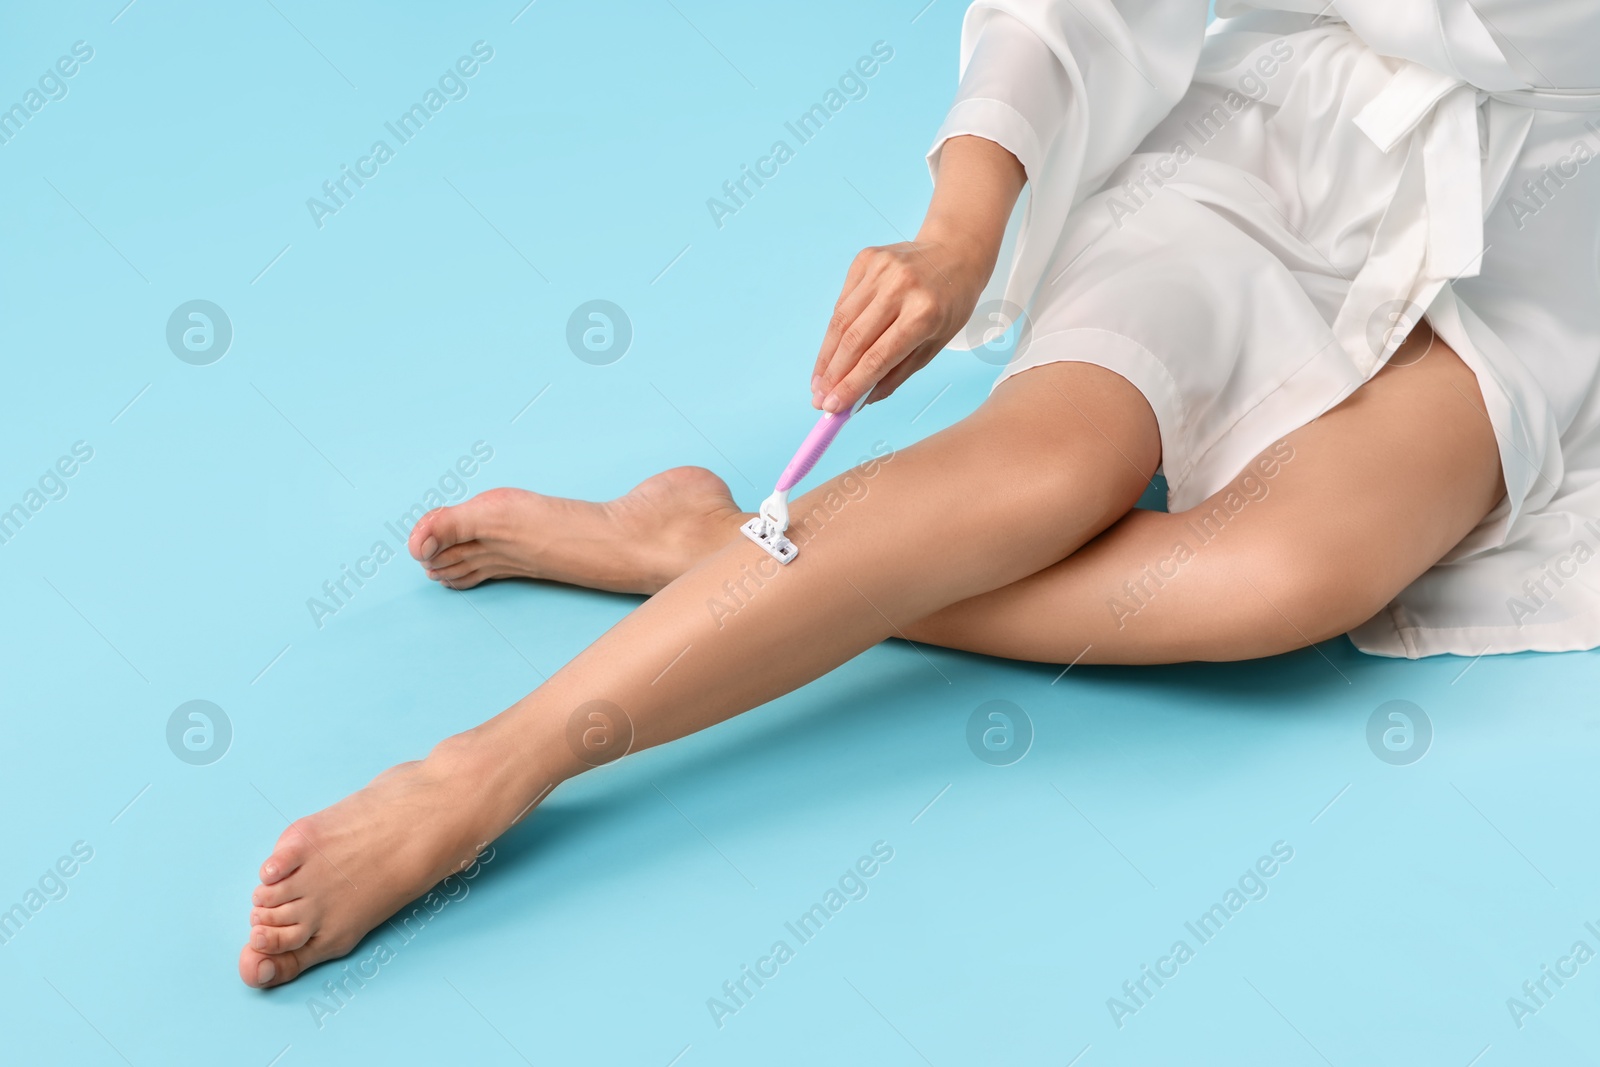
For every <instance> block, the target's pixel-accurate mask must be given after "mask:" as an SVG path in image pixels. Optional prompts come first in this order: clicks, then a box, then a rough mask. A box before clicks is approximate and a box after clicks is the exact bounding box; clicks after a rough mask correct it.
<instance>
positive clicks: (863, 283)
mask: <svg viewBox="0 0 1600 1067" xmlns="http://www.w3.org/2000/svg"><path fill="white" fill-rule="evenodd" d="M1023 180H1024V175H1023V171H1022V164H1020V163H1018V162H1017V159H1016V157H1015V156H1013V155H1012V154H1011V153H1010V152H1008V151H1006V150H1005V149H1004V148H1001V147H1000V146H999V145H997V144H995V143H994V142H993V141H989V140H985V139H984V138H981V137H971V136H961V137H952V138H951V139H950V140H948V141H946V142H945V144H944V146H943V148H942V149H941V151H940V159H939V180H938V183H937V184H936V186H935V188H934V195H933V201H932V203H931V204H929V206H928V214H927V217H926V219H924V221H923V224H922V230H921V231H920V232H919V233H918V234H917V239H916V240H915V241H908V242H902V243H900V244H893V245H884V246H882V247H878V248H868V249H866V250H864V251H862V252H861V253H860V254H859V255H857V256H856V258H855V261H854V262H853V263H851V264H850V272H849V273H848V274H847V275H846V276H845V281H844V290H843V292H842V293H841V294H840V295H839V302H838V303H837V304H835V305H834V309H833V317H832V319H831V320H829V322H828V332H827V334H826V336H824V337H823V339H822V349H821V350H820V351H819V352H818V353H817V362H816V367H815V369H814V370H813V372H812V379H811V394H812V403H813V404H815V405H816V406H817V407H819V408H821V409H823V410H824V411H835V412H837V411H846V410H848V409H849V408H850V407H851V405H853V404H854V403H855V402H856V400H857V399H858V398H859V397H861V396H863V395H864V394H866V393H867V392H869V391H870V392H872V399H873V401H874V402H876V401H878V400H882V399H883V398H884V397H886V396H889V395H890V394H891V393H893V392H894V391H895V390H896V389H897V388H899V387H900V384H901V383H902V382H904V381H905V380H906V379H907V378H909V377H910V376H911V375H912V374H914V373H915V372H917V371H918V370H920V369H922V367H924V366H926V365H927V363H928V361H929V360H931V359H933V357H934V356H936V355H938V354H939V351H940V350H941V349H942V348H944V346H945V345H946V344H947V343H948V342H949V340H950V339H951V338H952V337H954V336H955V335H956V332H957V331H958V330H960V329H961V327H962V326H964V325H965V324H966V322H967V319H968V318H969V317H970V316H971V315H972V310H973V308H974V307H976V306H977V302H978V297H979V295H980V294H981V293H982V292H983V287H984V285H985V284H986V283H987V282H988V280H989V275H990V274H992V273H993V272H994V265H995V259H996V257H997V256H998V255H999V254H1000V241H1001V238H1002V237H1003V236H1004V234H1005V226H1006V220H1007V219H1008V218H1009V217H1010V214H1011V208H1012V205H1014V204H1015V203H1016V199H1017V194H1018V193H1020V192H1021V191H1022V183H1023ZM874 386H876V388H875V389H874Z"/></svg>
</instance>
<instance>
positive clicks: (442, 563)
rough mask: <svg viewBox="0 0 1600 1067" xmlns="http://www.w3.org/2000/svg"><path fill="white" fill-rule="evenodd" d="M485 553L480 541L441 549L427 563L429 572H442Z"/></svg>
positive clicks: (465, 542)
mask: <svg viewBox="0 0 1600 1067" xmlns="http://www.w3.org/2000/svg"><path fill="white" fill-rule="evenodd" d="M482 552H483V545H482V544H481V543H480V542H478V541H463V542H461V543H460V544H459V545H451V546H450V547H449V548H441V549H440V550H439V551H437V552H435V553H434V554H433V557H432V558H431V559H429V560H428V561H427V567H428V570H429V572H430V573H431V572H433V571H442V570H446V569H448V568H450V567H455V566H458V565H460V564H462V563H466V562H468V561H469V560H472V559H475V558H476V557H477V556H479V555H481V554H482Z"/></svg>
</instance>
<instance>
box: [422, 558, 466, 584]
mask: <svg viewBox="0 0 1600 1067" xmlns="http://www.w3.org/2000/svg"><path fill="white" fill-rule="evenodd" d="M477 569H478V561H477V560H475V559H471V560H463V561H461V562H460V563H455V564H451V565H449V566H444V567H433V566H430V567H429V568H428V577H429V578H432V579H433V580H434V581H436V582H453V581H455V580H456V579H457V578H465V577H466V576H467V575H469V574H471V573H472V572H473V571H475V570H477Z"/></svg>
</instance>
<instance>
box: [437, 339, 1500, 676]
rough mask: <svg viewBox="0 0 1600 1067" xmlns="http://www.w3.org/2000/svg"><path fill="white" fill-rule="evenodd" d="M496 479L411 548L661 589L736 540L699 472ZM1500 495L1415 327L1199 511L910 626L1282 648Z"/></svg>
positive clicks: (1009, 648)
mask: <svg viewBox="0 0 1600 1067" xmlns="http://www.w3.org/2000/svg"><path fill="white" fill-rule="evenodd" d="M1033 373H1035V372H1033V371H1030V372H1028V373H1027V374H1023V375H1020V376H1019V378H1020V379H1021V380H1023V381H1026V380H1027V379H1028V377H1029V375H1031V374H1033ZM1040 391H1041V392H1042V393H1044V394H1045V395H1046V396H1049V395H1051V393H1050V391H1049V390H1048V389H1046V388H1043V386H1042V385H1041V386H1040ZM1275 453H1276V454H1275ZM1267 471H1270V472H1271V474H1270V475H1268V474H1266V473H1264V472H1267ZM494 492H496V493H505V494H507V495H506V496H503V497H493V496H490V495H489V494H483V495H481V496H479V497H477V498H474V499H473V500H472V501H469V502H468V503H467V504H465V505H459V506H457V507H454V508H448V509H444V510H442V511H439V512H434V513H433V514H431V515H429V516H428V517H427V518H425V519H424V520H423V521H422V522H420V523H418V524H417V532H416V533H415V534H413V542H412V544H413V552H414V553H416V554H418V555H423V554H424V552H423V548H424V547H425V546H426V547H427V548H430V549H432V550H433V552H432V555H433V557H434V558H433V559H431V560H430V561H429V563H428V566H429V568H430V573H433V574H436V575H438V576H439V578H440V580H442V581H445V582H446V583H447V584H456V585H459V586H460V587H462V588H466V587H470V586H472V585H476V584H477V583H478V582H480V581H484V580H486V579H488V578H495V577H508V576H512V575H521V576H536V577H550V578H556V579H558V580H564V581H572V582H575V583H576V584H580V585H587V586H590V587H595V588H607V589H621V590H625V591H630V592H654V591H656V590H657V589H660V588H661V587H662V586H664V585H665V584H666V583H667V582H669V581H671V579H672V578H673V577H676V576H677V575H678V574H681V573H683V571H685V570H686V569H688V568H689V567H691V566H692V565H693V564H694V562H696V561H697V560H699V559H700V558H702V557H704V556H706V555H708V554H710V553H711V552H713V551H715V550H716V549H717V548H720V547H721V546H722V545H724V544H726V543H728V542H729V541H730V540H733V539H736V538H739V536H740V535H739V534H738V532H737V529H736V527H737V525H738V523H739V521H741V516H739V513H738V508H737V507H736V506H735V505H734V503H733V500H732V498H731V497H730V496H729V494H728V491H727V487H726V486H725V485H724V484H723V483H722V482H721V480H720V479H718V478H717V477H716V476H715V475H713V474H712V473H711V472H710V471H706V470H702V469H699V468H678V469H677V470H673V471H667V472H666V473H664V474H661V475H657V476H656V477H655V478H652V479H650V480H649V481H647V482H645V483H644V484H642V485H641V486H639V488H638V489H636V490H635V491H634V492H633V493H630V494H628V496H627V497H624V498H621V499H619V500H617V501H612V502H610V503H608V504H603V505H597V504H585V503H580V502H576V501H563V500H554V499H552V498H548V497H538V496H536V495H535V494H531V493H526V492H523V491H521V490H509V491H506V490H496V491H494ZM1502 492H1503V487H1502V485H1501V482H1500V476H1499V456H1498V453H1497V451H1496V448H1495V440H1494V433H1493V431H1492V429H1491V427H1490V424H1489V420H1488V416H1487V414H1486V413H1485V412H1484V409H1483V401H1482V397H1481V395H1480V393H1479V391H1478V385H1477V381H1476V379H1475V378H1474V376H1473V374H1472V372H1471V371H1470V370H1468V369H1467V367H1466V365H1465V364H1463V363H1462V362H1461V360H1460V359H1459V357H1457V356H1456V354H1455V353H1454V352H1453V351H1451V350H1450V348H1449V347H1448V346H1447V345H1445V344H1444V342H1442V341H1439V340H1437V339H1435V338H1433V337H1432V336H1431V334H1429V332H1428V331H1419V332H1418V336H1417V337H1415V338H1413V339H1412V340H1411V341H1410V342H1408V343H1407V345H1406V347H1404V348H1403V349H1402V350H1401V351H1400V352H1399V353H1398V354H1397V355H1396V357H1395V359H1394V360H1393V361H1392V362H1391V364H1390V365H1389V366H1387V367H1385V368H1384V369H1383V370H1382V371H1381V372H1379V374H1378V375H1377V377H1376V378H1374V379H1373V380H1372V381H1371V382H1369V383H1368V384H1367V385H1366V386H1364V387H1362V388H1361V389H1359V390H1357V391H1356V393H1355V394H1354V395H1353V396H1351V397H1350V399H1348V400H1346V401H1345V402H1344V403H1343V404H1341V405H1340V406H1339V407H1337V408H1335V409H1334V410H1333V411H1331V412H1329V413H1328V414H1327V415H1325V416H1323V417H1322V418H1321V419H1319V420H1317V421H1316V422H1313V423H1312V424H1310V425H1309V426H1305V427H1302V428H1301V429H1299V430H1296V431H1295V432H1294V433H1292V434H1290V435H1289V436H1288V437H1287V438H1286V439H1285V440H1284V441H1283V442H1281V443H1280V444H1279V445H1277V446H1274V448H1273V449H1269V450H1268V451H1267V452H1266V453H1265V454H1264V455H1263V457H1262V458H1261V460H1260V461H1258V463H1257V464H1254V465H1252V466H1251V468H1250V469H1248V470H1247V471H1246V472H1245V473H1244V474H1243V475H1241V476H1240V477H1239V478H1238V479H1236V480H1235V482H1234V483H1233V484H1232V485H1231V486H1229V487H1228V488H1227V489H1224V490H1222V491H1221V492H1218V493H1217V494H1216V495H1215V496H1213V497H1212V498H1211V499H1210V500H1207V501H1206V502H1205V503H1204V504H1202V505H1201V506H1200V507H1198V508H1195V509H1193V510H1192V511H1188V512H1183V513H1180V514H1174V515H1167V514H1163V513H1160V512H1152V511H1134V512H1131V513H1129V514H1128V515H1127V516H1125V517H1124V518H1122V519H1121V520H1119V521H1118V522H1117V523H1115V524H1114V525H1113V526H1112V527H1111V528H1110V529H1108V530H1106V531H1105V532H1104V533H1102V534H1101V535H1100V536H1099V537H1097V538H1095V539H1094V540H1093V541H1092V542H1090V543H1089V544H1088V545H1086V546H1085V547H1084V548H1082V549H1081V550H1079V551H1078V552H1076V553H1074V554H1073V555H1071V556H1069V557H1067V558H1065V559H1063V560H1060V561H1059V562H1056V563H1054V564H1053V565H1051V566H1049V567H1047V568H1046V569H1044V570H1042V571H1040V572H1038V573H1036V574H1032V575H1030V576H1028V577H1026V578H1023V579H1021V580H1019V581H1017V582H1013V583H1012V584H1010V585H1008V586H1005V587H1003V588H1000V589H996V590H993V591H991V592H987V593H983V594H980V595H979V596H976V597H972V598H969V599H967V600H964V601H960V602H958V603H955V604H952V605H950V606H948V607H946V608H943V609H941V610H939V611H937V612H935V613H933V614H932V615H930V616H928V617H927V618H925V619H920V620H918V621H916V622H914V623H909V624H905V625H904V626H903V630H904V634H903V635H901V636H906V637H909V638H910V639H911V640H913V641H919V642H925V643H927V644H934V645H942V646H945V647H949V648H959V649H964V650H967V651H971V652H981V653H985V654H988V655H992V656H1004V657H1008V658H1012V659H1026V660H1036V661H1039V662H1046V663H1069V662H1073V661H1075V660H1078V658H1079V657H1080V656H1081V657H1082V662H1085V663H1157V662H1177V661H1183V660H1194V659H1201V660H1233V659H1247V658H1251V657H1255V656H1264V655H1271V654H1273V653H1277V652H1283V651H1287V650H1288V649H1292V648H1297V647H1300V646H1303V645H1306V644H1310V643H1312V642H1315V641H1321V640H1324V639H1326V638H1328V637H1332V636H1334V635H1336V634H1340V633H1343V632H1345V631H1346V630H1349V629H1351V628H1352V627H1354V626H1356V625H1359V624H1360V623H1362V622H1364V621H1366V620H1367V619H1369V618H1371V617H1372V616H1373V615H1374V614H1376V613H1377V612H1378V611H1379V610H1381V609H1382V607H1383V606H1384V605H1385V604H1387V603H1388V602H1389V601H1390V600H1391V599H1392V598H1393V597H1394V596H1395V594H1396V593H1398V592H1399V591H1400V590H1401V589H1403V588H1405V586H1406V585H1408V584H1409V583H1410V582H1411V581H1412V580H1413V579H1415V578H1416V577H1417V576H1418V575H1419V574H1421V573H1422V572H1423V571H1425V570H1427V569H1428V568H1429V567H1430V566H1432V565H1433V564H1434V563H1435V562H1436V561H1437V560H1438V559H1439V558H1440V557H1441V556H1443V555H1444V554H1445V553H1446V552H1447V551H1449V549H1450V548H1451V547H1452V546H1454V545H1455V544H1456V543H1457V542H1458V541H1460V540H1461V538H1462V537H1464V536H1465V535H1466V534H1467V533H1468V532H1469V531H1470V530H1471V529H1472V528H1473V527H1474V526H1475V525H1477V523H1478V522H1479V521H1480V520H1481V519H1482V518H1483V516H1484V515H1485V514H1487V512H1488V511H1489V509H1490V508H1491V507H1492V506H1493V504H1494V502H1495V501H1496V500H1498V499H1499V497H1500V495H1501V493H1502ZM1230 504H1231V505H1233V506H1234V507H1236V508H1237V509H1238V510H1237V512H1234V511H1233V510H1230V508H1229V505H1230ZM480 536H481V537H482V539H481V540H479V537H480ZM429 538H433V539H434V540H433V542H432V544H429ZM441 542H442V543H444V544H446V545H447V546H448V547H446V548H444V549H443V550H440V549H439V548H438V546H439V544H440V543H441ZM1180 546H1181V547H1180Z"/></svg>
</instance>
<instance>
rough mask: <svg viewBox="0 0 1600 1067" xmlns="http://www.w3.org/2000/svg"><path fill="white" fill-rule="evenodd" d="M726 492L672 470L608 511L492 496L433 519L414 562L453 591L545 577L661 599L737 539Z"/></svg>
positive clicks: (524, 493)
mask: <svg viewBox="0 0 1600 1067" xmlns="http://www.w3.org/2000/svg"><path fill="white" fill-rule="evenodd" d="M741 521H742V518H741V514H740V511H739V507H738V505H737V504H735V503H734V502H733V494H731V493H729V492H728V486H727V483H726V482H724V481H723V480H722V479H721V478H718V477H717V476H716V475H715V474H712V473H711V472H710V471H708V470H706V469H705V468H704V467H674V468H673V469H672V470H669V471H663V472H662V473H660V474H657V475H656V476H654V477H653V478H648V479H646V480H645V481H643V482H640V483H639V484H638V485H637V486H635V487H634V488H633V489H632V490H631V491H629V492H628V493H627V494H626V495H624V496H620V497H618V498H617V499H615V500H611V501H607V502H605V503H603V504H596V503H590V502H589V501H584V500H567V499H564V498H562V497H554V496H541V495H540V494H538V493H532V492H529V491H528V490H526V489H490V490H488V491H487V492H484V493H479V494H478V495H477V496H475V497H473V498H472V499H471V500H468V501H465V502H463V503H460V504H456V505H455V506H453V507H447V508H438V509H435V510H434V511H430V512H428V514H426V515H424V516H423V517H422V518H421V519H420V520H418V522H417V525H416V526H415V528H413V529H412V531H411V539H410V542H409V544H408V547H409V549H410V551H411V555H412V557H413V558H415V559H416V560H417V561H418V562H420V563H421V564H422V565H423V566H424V567H425V568H427V571H428V577H430V578H432V579H434V580H435V581H438V582H442V583H443V584H445V585H447V586H449V587H450V588H452V589H470V588H472V587H473V586H475V585H477V584H478V583H479V582H482V581H486V580H488V579H490V578H544V579H548V580H550V581H555V582H567V583H569V584H571V585H582V586H587V587H589V588H591V589H605V590H608V591H610V592H614V593H654V592H656V591H658V590H659V589H661V588H662V587H663V586H665V585H666V584H667V583H669V582H671V581H672V580H673V579H674V578H676V577H677V576H678V575H680V574H682V573H683V572H684V571H686V570H688V569H689V567H690V566H692V565H693V564H694V562H695V561H696V560H698V559H699V558H700V557H701V556H703V555H705V554H706V553H707V552H710V551H712V550H714V549H716V548H720V547H721V546H722V545H723V544H724V543H725V542H726V541H727V539H728V538H729V537H733V536H737V533H738V530H737V527H738V525H739V523H740V522H741Z"/></svg>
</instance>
